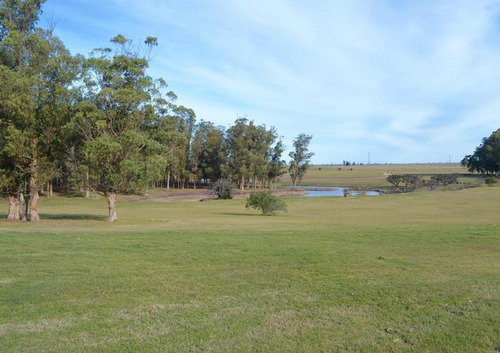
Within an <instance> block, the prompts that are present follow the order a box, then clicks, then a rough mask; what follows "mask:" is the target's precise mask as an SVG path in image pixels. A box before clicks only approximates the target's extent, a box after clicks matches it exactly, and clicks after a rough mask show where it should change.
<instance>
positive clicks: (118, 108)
mask: <svg viewBox="0 0 500 353" xmlns="http://www.w3.org/2000/svg"><path fill="white" fill-rule="evenodd" d="M43 2H44V0H2V1H1V2H0V188H1V189H2V191H3V192H5V193H6V194H7V195H8V199H9V216H8V218H9V219H19V218H22V219H27V218H28V214H29V218H30V220H31V221H38V220H39V219H40V217H39V215H38V209H37V203H38V198H39V192H40V191H41V189H43V188H44V187H45V188H46V189H47V190H48V193H49V194H50V193H51V192H52V190H53V188H58V189H59V190H60V191H70V190H78V191H84V192H85V193H86V195H87V196H88V195H89V194H90V192H91V191H94V192H99V193H101V194H103V195H104V196H105V197H106V199H107V202H108V208H109V220H110V221H114V220H117V214H116V197H117V194H118V193H121V192H126V191H136V192H138V191H145V192H146V193H147V192H148V188H149V187H150V186H154V185H159V184H161V185H163V186H166V187H167V188H169V187H171V186H176V187H180V188H184V187H195V188H196V187H197V186H199V185H201V184H209V183H211V182H213V181H215V180H218V179H220V178H228V179H230V180H232V181H233V182H235V183H237V184H238V186H239V188H241V189H244V188H245V187H249V186H252V187H254V188H257V187H271V186H272V185H273V184H275V183H276V181H277V180H278V179H279V177H280V176H281V175H283V174H284V173H285V172H286V169H284V167H285V164H286V163H285V161H284V160H283V158H282V154H283V152H284V150H285V146H284V145H283V142H282V141H281V139H280V138H279V136H278V134H277V132H276V130H275V129H274V128H267V127H266V126H264V125H256V124H254V123H253V122H252V121H250V120H248V119H246V118H239V119H237V120H236V122H235V123H234V125H233V126H231V127H230V128H229V129H227V130H226V129H224V128H223V127H220V126H215V125H214V124H213V123H211V122H207V121H200V122H199V123H197V122H196V115H195V112H194V111H193V110H192V109H189V108H186V107H184V106H180V105H177V104H175V101H176V96H175V94H174V93H173V92H171V91H168V89H167V85H166V83H165V81H164V80H163V79H154V78H152V77H151V76H149V75H148V74H147V69H148V66H149V62H150V60H151V57H152V53H153V51H154V48H155V47H156V46H157V45H158V42H157V39H156V38H154V37H148V38H147V39H146V40H145V41H144V43H142V44H141V45H135V44H134V43H133V42H132V41H131V40H129V39H127V38H125V37H124V36H122V35H118V36H116V37H115V38H113V39H112V40H111V43H112V48H100V49H95V50H94V51H93V52H92V54H91V55H90V56H89V57H83V56H81V55H78V56H72V55H71V54H70V52H69V51H68V50H67V49H66V48H65V46H64V44H63V43H62V42H61V41H60V40H59V39H58V38H57V37H56V36H54V34H53V28H49V29H42V28H39V27H37V26H36V24H37V22H38V18H39V15H40V13H41V7H42V4H43ZM310 140H311V136H307V135H303V134H302V135H299V136H298V137H297V139H296V140H295V141H294V147H295V150H294V151H293V152H292V153H291V154H290V156H291V158H292V161H291V163H290V174H291V176H292V180H293V183H294V185H297V184H300V181H301V179H302V177H303V175H304V173H305V170H306V169H307V166H308V164H309V159H310V158H311V156H312V153H309V152H308V149H307V147H308V144H309V142H310ZM22 202H24V203H25V205H26V207H25V208H23V210H20V208H21V205H22Z"/></svg>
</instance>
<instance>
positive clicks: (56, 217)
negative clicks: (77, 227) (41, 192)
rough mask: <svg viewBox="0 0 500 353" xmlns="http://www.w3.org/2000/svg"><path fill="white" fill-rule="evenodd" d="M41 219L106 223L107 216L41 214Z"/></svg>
mask: <svg viewBox="0 0 500 353" xmlns="http://www.w3.org/2000/svg"><path fill="white" fill-rule="evenodd" d="M40 219H42V220H43V219H50V220H74V221H105V220H106V219H107V217H106V216H100V215H93V214H45V213H41V214H40Z"/></svg>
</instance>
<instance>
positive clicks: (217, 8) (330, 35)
mask: <svg viewBox="0 0 500 353" xmlns="http://www.w3.org/2000/svg"><path fill="white" fill-rule="evenodd" d="M49 18H53V19H54V20H55V22H56V23H57V25H56V29H55V33H56V35H58V36H59V37H60V38H61V39H63V40H64V42H65V44H66V46H67V47H68V48H69V49H70V50H71V51H72V52H73V53H81V54H85V55H87V54H88V53H89V52H90V51H91V50H92V49H93V48H97V47H105V46H107V45H108V44H109V39H110V38H112V37H114V36H115V35H116V34H119V33H121V34H123V35H125V36H126V37H128V38H131V39H133V40H134V41H136V42H138V43H139V42H140V41H142V40H143V39H144V38H145V37H146V36H148V35H151V36H156V37H158V39H159V43H160V45H159V49H158V51H157V53H156V55H155V57H154V59H153V61H152V63H151V71H150V73H151V74H152V75H154V76H160V77H163V78H164V79H165V80H166V81H167V82H168V83H169V86H170V89H172V90H173V91H174V92H175V93H176V94H177V95H178V97H179V100H178V103H180V104H183V105H186V106H188V107H190V108H193V109H194V110H195V111H196V113H197V116H198V119H204V120H210V121H213V122H215V123H217V124H220V125H225V126H229V125H230V124H231V123H232V122H233V121H234V120H235V119H236V118H237V117H238V116H247V117H248V118H249V119H251V120H254V121H255V122H256V123H258V124H266V125H268V126H275V127H276V128H277V129H278V132H279V133H280V135H283V137H284V141H285V143H286V145H287V146H291V145H292V140H293V138H294V137H295V136H297V135H298V134H299V133H307V134H311V135H313V136H314V137H313V141H312V143H311V150H312V151H313V152H315V153H316V155H315V157H314V159H313V162H314V163H341V162H342V161H343V160H349V161H356V162H364V163H366V162H367V158H368V157H367V156H368V152H370V154H371V161H372V162H378V163H386V162H388V163H398V162H424V163H425V162H445V161H448V158H449V156H451V159H452V161H459V160H460V159H461V158H462V157H463V156H464V155H465V154H469V153H472V152H473V150H474V148H475V147H476V146H477V145H478V144H479V143H480V140H481V138H482V137H485V136H489V135H490V134H491V132H492V131H493V130H496V129H498V128H500V65H499V63H500V21H499V20H500V1H488V0H484V1H483V0H481V1H477V0H473V1H461V0H450V1H448V0H443V1H436V0H434V1H432V0H431V1H425V0H420V1H405V0H385V1H383V0H351V1H326V0H324V1H316V0H311V1H307V2H306V1H299V0H267V1H264V0H253V1H243V0H207V1H202V0H175V1H174V0H166V1H154V0H100V1H96V0H71V1H67V0H47V2H46V4H45V6H44V16H43V19H42V21H41V25H42V26H44V25H45V24H46V21H47V20H48V19H49Z"/></svg>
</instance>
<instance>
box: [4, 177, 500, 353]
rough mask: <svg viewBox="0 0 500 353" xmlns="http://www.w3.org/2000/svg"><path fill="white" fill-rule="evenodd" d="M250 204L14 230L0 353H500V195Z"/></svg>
mask: <svg viewBox="0 0 500 353" xmlns="http://www.w3.org/2000/svg"><path fill="white" fill-rule="evenodd" d="M244 202H245V201H244V200H231V201H207V202H194V201H192V202H188V201H184V202H182V201H181V202H171V203H154V202H150V203H145V202H137V203H132V202H129V203H120V204H119V207H118V216H119V218H120V222H118V223H114V224H109V223H107V222H106V221H105V218H106V211H107V210H106V202H105V201H104V200H84V199H81V198H63V197H60V198H53V199H51V200H45V199H44V200H42V202H41V203H40V206H39V210H40V213H41V216H42V219H43V220H42V222H41V223H40V224H29V223H28V224H26V223H16V224H10V223H7V222H0V351H1V352H11V351H19V352H33V351H44V352H50V351H64V352H70V351H71V352H91V351H99V352H101V351H106V352H107V351H114V352H123V351H144V352H151V351H159V352H179V351H222V352H227V351H244V352H248V351H261V352H286V351H318V352H320V351H321V352H325V351H342V350H347V351H366V352H377V351H380V352H391V351H393V352H400V351H414V352H422V351H427V352H436V351H448V352H457V351H477V352H495V351H499V350H500V334H499V333H500V208H499V206H500V187H492V188H487V187H482V188H475V189H466V190H462V191H435V192H415V193H410V194H399V195H383V196H380V197H357V198H354V197H352V198H347V199H344V198H295V199H288V200H287V202H288V206H289V212H288V213H287V214H282V215H278V216H275V217H265V216H260V215H258V213H257V212H256V211H250V210H246V209H245V208H244ZM0 209H1V210H2V211H4V210H5V209H6V202H5V200H2V201H1V203H0ZM4 216H5V212H4V213H2V214H0V217H4Z"/></svg>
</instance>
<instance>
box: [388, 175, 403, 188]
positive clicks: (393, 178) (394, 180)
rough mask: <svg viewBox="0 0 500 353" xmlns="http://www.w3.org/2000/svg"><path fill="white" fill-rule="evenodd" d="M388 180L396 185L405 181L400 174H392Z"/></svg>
mask: <svg viewBox="0 0 500 353" xmlns="http://www.w3.org/2000/svg"><path fill="white" fill-rule="evenodd" d="M386 180H387V181H388V182H389V183H391V184H392V185H394V186H395V187H398V186H399V184H400V183H401V182H402V181H403V176H402V175H399V174H391V175H389V176H388V177H387V179H386Z"/></svg>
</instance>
